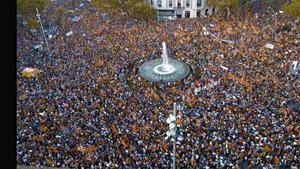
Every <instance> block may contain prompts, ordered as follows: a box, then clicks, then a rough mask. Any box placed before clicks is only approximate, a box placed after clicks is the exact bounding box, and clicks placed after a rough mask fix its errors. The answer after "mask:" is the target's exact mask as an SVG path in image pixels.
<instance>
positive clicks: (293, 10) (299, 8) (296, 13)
mask: <svg viewBox="0 0 300 169" xmlns="http://www.w3.org/2000/svg"><path fill="white" fill-rule="evenodd" d="M283 10H284V11H285V12H286V13H287V14H288V15H290V16H291V17H293V18H295V19H296V18H298V19H299V17H300V0H293V2H291V3H286V4H285V5H284V6H283Z"/></svg>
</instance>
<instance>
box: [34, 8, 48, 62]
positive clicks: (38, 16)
mask: <svg viewBox="0 0 300 169" xmlns="http://www.w3.org/2000/svg"><path fill="white" fill-rule="evenodd" d="M35 9H36V16H37V18H38V19H39V22H40V24H41V29H42V33H43V36H44V39H45V43H46V50H47V54H48V56H50V53H49V52H50V51H49V45H48V41H47V38H46V34H45V31H44V27H43V23H42V20H41V14H40V13H39V10H38V9H37V8H35Z"/></svg>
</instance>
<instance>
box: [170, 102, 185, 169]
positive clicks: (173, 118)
mask: <svg viewBox="0 0 300 169" xmlns="http://www.w3.org/2000/svg"><path fill="white" fill-rule="evenodd" d="M176 119H177V116H176V103H174V104H173V114H170V115H169V117H168V118H167V123H168V124H169V131H167V139H168V137H173V138H172V140H173V167H172V168H173V169H175V168H176V141H177V139H178V141H182V140H183V137H181V136H179V137H178V138H177V134H176V131H177V124H176Z"/></svg>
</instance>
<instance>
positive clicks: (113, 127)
mask: <svg viewBox="0 0 300 169" xmlns="http://www.w3.org/2000/svg"><path fill="white" fill-rule="evenodd" d="M111 129H112V132H113V134H114V135H115V136H117V135H118V129H117V127H116V125H115V124H112V125H111Z"/></svg>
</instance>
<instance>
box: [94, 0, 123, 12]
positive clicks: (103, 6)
mask: <svg viewBox="0 0 300 169" xmlns="http://www.w3.org/2000/svg"><path fill="white" fill-rule="evenodd" d="M92 5H93V6H94V7H95V8H97V9H99V10H103V11H105V12H110V11H111V10H117V9H119V8H120V5H121V4H120V1H119V0H92Z"/></svg>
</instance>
